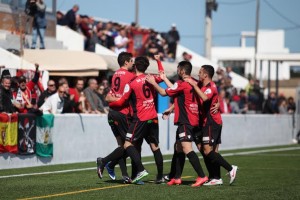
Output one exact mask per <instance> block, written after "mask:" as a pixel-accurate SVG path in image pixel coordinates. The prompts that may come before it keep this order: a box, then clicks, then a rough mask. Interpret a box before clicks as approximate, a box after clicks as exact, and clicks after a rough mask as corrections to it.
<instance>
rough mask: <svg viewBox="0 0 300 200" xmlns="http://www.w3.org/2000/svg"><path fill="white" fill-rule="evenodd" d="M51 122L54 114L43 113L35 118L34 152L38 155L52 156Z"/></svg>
mask: <svg viewBox="0 0 300 200" xmlns="http://www.w3.org/2000/svg"><path fill="white" fill-rule="evenodd" d="M53 122H54V115H52V114H44V115H42V116H40V117H37V119H36V154H37V155H38V156H41V157H51V156H53V143H52V134H53V133H52V128H53Z"/></svg>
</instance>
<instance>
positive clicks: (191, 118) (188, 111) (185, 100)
mask: <svg viewBox="0 0 300 200" xmlns="http://www.w3.org/2000/svg"><path fill="white" fill-rule="evenodd" d="M191 72H192V65H191V63H190V62H188V61H181V62H179V64H178V67H177V73H178V76H179V80H178V81H177V82H176V83H175V84H174V85H173V87H171V88H167V89H166V90H164V89H163V88H161V87H160V86H159V85H158V84H157V83H156V82H155V80H154V78H153V76H150V75H149V76H147V81H148V82H149V83H151V84H152V85H153V86H154V88H155V89H156V90H157V91H158V92H159V93H160V94H161V95H162V96H167V95H168V96H171V97H174V110H175V116H174V124H175V125H177V126H178V128H177V131H176V151H177V152H184V154H185V155H186V156H187V157H188V159H189V161H190V163H191V165H192V166H193V168H194V170H195V171H196V173H197V175H198V178H197V179H196V182H195V183H194V184H192V187H197V186H201V185H202V184H203V183H205V182H206V181H207V180H208V178H207V177H206V176H205V174H204V172H203V170H202V167H201V164H200V161H199V158H198V156H197V154H196V153H195V152H194V150H193V148H192V141H193V132H194V131H195V129H196V128H198V125H199V115H198V114H199V112H198V101H199V98H198V96H197V94H196V93H195V92H194V89H193V87H192V86H191V85H190V84H188V83H187V82H185V81H184V79H185V78H190V77H191V76H190V75H191ZM163 79H164V81H165V82H166V84H167V85H169V84H168V80H167V78H166V77H165V76H164V78H163ZM197 100H198V101H197ZM181 171H182V170H181V169H180V166H179V165H176V173H181ZM174 184H176V185H179V184H181V179H171V181H169V182H168V185H174Z"/></svg>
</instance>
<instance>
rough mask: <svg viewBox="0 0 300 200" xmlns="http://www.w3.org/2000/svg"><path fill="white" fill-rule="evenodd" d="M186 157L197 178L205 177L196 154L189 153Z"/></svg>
mask: <svg viewBox="0 0 300 200" xmlns="http://www.w3.org/2000/svg"><path fill="white" fill-rule="evenodd" d="M186 156H187V157H188V159H189V161H190V163H191V165H192V166H193V168H194V170H195V171H196V172H197V174H198V176H200V177H201V178H203V177H205V174H204V172H203V169H202V167H201V164H200V160H199V158H198V157H197V154H196V153H195V152H194V151H191V152H190V153H188V154H187V155H186Z"/></svg>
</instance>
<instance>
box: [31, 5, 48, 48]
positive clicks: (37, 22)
mask: <svg viewBox="0 0 300 200" xmlns="http://www.w3.org/2000/svg"><path fill="white" fill-rule="evenodd" d="M35 4H36V8H37V9H36V11H35V13H34V15H33V24H32V44H31V48H32V49H35V48H36V43H37V42H36V41H37V37H38V36H39V38H40V49H45V42H44V37H45V30H46V26H47V20H46V4H45V3H44V1H43V0H36V1H35Z"/></svg>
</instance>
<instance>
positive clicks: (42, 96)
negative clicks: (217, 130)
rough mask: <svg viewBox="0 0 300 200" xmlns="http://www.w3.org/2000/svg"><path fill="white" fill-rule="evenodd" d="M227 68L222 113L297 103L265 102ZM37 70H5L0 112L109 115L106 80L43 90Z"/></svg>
mask: <svg viewBox="0 0 300 200" xmlns="http://www.w3.org/2000/svg"><path fill="white" fill-rule="evenodd" d="M230 71H231V69H230V67H228V68H227V71H226V72H225V71H224V70H222V69H218V70H217V73H216V74H217V79H216V80H215V82H216V83H217V87H218V90H219V103H220V110H221V113H225V114H228V113H233V114H246V113H266V114H293V113H295V111H296V104H295V101H294V98H293V97H289V98H286V97H285V96H284V95H283V94H281V95H279V97H276V94H275V92H270V95H269V96H268V98H267V99H264V95H263V93H262V89H261V88H260V87H259V85H258V83H257V81H254V80H252V79H251V80H250V81H249V85H247V86H246V88H244V89H237V88H235V87H233V86H232V85H231V77H230ZM39 77H40V76H39V70H38V65H37V69H36V71H35V73H34V75H33V77H32V78H31V79H29V80H28V78H26V77H24V76H18V77H11V76H10V74H9V71H8V70H4V71H3V73H2V76H1V85H0V112H8V113H11V112H19V113H27V112H31V113H35V114H42V113H53V114H58V113H94V114H101V113H102V114H106V113H108V103H107V102H106V101H105V97H106V95H107V94H108V92H109V91H110V85H109V82H108V80H107V79H105V78H104V79H102V80H100V81H99V80H97V79H96V78H89V79H86V78H77V79H76V80H75V82H74V83H73V84H71V85H74V87H71V88H70V87H69V85H70V83H69V81H68V80H67V79H66V78H59V79H58V80H57V81H55V80H53V79H50V80H49V81H48V83H47V88H46V89H45V90H44V89H43V87H42V85H41V83H40V80H39Z"/></svg>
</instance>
